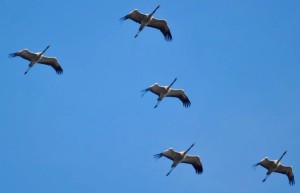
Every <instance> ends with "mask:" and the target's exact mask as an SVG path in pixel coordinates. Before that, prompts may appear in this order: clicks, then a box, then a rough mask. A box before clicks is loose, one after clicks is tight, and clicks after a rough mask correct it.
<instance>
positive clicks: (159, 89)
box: [148, 83, 167, 96]
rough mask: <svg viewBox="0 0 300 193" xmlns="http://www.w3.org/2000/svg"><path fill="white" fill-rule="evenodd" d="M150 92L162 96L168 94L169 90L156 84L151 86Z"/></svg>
mask: <svg viewBox="0 0 300 193" xmlns="http://www.w3.org/2000/svg"><path fill="white" fill-rule="evenodd" d="M148 90H149V91H151V92H153V93H154V94H156V95H158V96H159V95H160V94H161V93H163V92H167V89H166V88H165V87H164V86H159V85H158V84H157V83H155V84H154V85H152V86H150V87H149V88H148Z"/></svg>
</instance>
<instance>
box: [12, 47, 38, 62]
mask: <svg viewBox="0 0 300 193" xmlns="http://www.w3.org/2000/svg"><path fill="white" fill-rule="evenodd" d="M10 56H11V57H16V56H20V57H22V58H24V59H25V60H29V61H31V60H32V59H33V58H35V57H37V56H38V54H35V53H32V52H30V51H29V50H27V49H24V50H21V51H19V52H16V53H12V54H10Z"/></svg>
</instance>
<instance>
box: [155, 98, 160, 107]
mask: <svg viewBox="0 0 300 193" xmlns="http://www.w3.org/2000/svg"><path fill="white" fill-rule="evenodd" d="M160 102H161V100H157V103H156V105H155V106H154V108H156V107H157V106H158V105H159V103H160Z"/></svg>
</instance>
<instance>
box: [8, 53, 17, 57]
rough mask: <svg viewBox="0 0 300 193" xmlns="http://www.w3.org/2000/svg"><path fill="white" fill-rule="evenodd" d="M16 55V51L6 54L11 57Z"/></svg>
mask: <svg viewBox="0 0 300 193" xmlns="http://www.w3.org/2000/svg"><path fill="white" fill-rule="evenodd" d="M16 56H17V52H15V53H10V54H8V57H10V58H13V57H16Z"/></svg>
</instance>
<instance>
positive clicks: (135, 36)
mask: <svg viewBox="0 0 300 193" xmlns="http://www.w3.org/2000/svg"><path fill="white" fill-rule="evenodd" d="M141 31H142V30H139V31H138V32H137V33H136V35H135V36H134V37H135V38H137V37H138V35H139V34H140V32H141Z"/></svg>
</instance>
